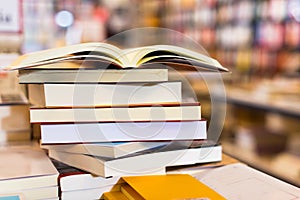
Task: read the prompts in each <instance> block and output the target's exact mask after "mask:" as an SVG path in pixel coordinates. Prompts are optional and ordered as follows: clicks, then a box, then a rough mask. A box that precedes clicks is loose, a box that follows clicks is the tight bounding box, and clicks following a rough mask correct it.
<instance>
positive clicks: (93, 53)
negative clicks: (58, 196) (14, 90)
mask: <svg viewBox="0 0 300 200" xmlns="http://www.w3.org/2000/svg"><path fill="white" fill-rule="evenodd" d="M63 61H72V62H73V61H96V62H95V63H96V66H97V68H102V69H106V68H114V69H117V68H136V67H139V68H142V67H150V66H152V67H158V66H159V65H160V64H162V65H167V66H172V67H179V69H182V70H186V69H188V70H190V69H191V68H192V69H194V70H198V69H199V70H200V71H203V70H204V71H225V72H226V71H228V69H226V68H225V67H223V66H222V65H221V64H220V63H219V62H218V61H217V60H215V59H213V58H211V57H209V56H206V55H203V54H201V53H198V52H196V51H192V50H189V49H186V48H182V47H179V46H174V45H152V46H144V47H137V48H130V49H120V48H118V47H117V46H114V45H111V44H108V43H96V42H93V43H81V44H76V45H70V46H65V47H59V48H53V49H48V50H43V51H39V52H34V53H29V54H25V55H22V56H20V57H19V58H18V59H16V60H15V61H14V62H13V63H12V65H11V66H8V67H7V68H6V69H9V70H10V69H15V70H19V69H26V68H31V67H42V66H43V65H47V64H51V63H57V62H63Z"/></svg>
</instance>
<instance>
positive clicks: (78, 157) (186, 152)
mask: <svg viewBox="0 0 300 200" xmlns="http://www.w3.org/2000/svg"><path fill="white" fill-rule="evenodd" d="M49 156H50V157H51V158H53V159H56V160H58V161H60V162H63V163H65V164H68V165H70V166H73V167H76V168H79V169H82V170H85V171H87V172H90V173H93V174H95V175H99V176H103V177H110V176H122V175H141V174H158V173H159V174H161V173H162V172H163V173H165V171H166V169H165V168H166V167H169V166H178V165H189V164H196V163H208V162H216V161H220V160H221V159H222V148H221V146H220V145H218V146H205V147H204V146H202V147H198V148H188V149H185V148H183V149H180V150H169V151H154V152H152V153H141V154H137V155H133V156H128V157H123V158H118V159H108V158H103V157H96V156H89V155H84V154H74V153H65V152H59V151H54V150H49Z"/></svg>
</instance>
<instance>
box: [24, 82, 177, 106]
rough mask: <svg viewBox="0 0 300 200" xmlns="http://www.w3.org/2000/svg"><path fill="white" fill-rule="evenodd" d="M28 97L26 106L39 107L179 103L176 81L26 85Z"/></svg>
mask: <svg viewBox="0 0 300 200" xmlns="http://www.w3.org/2000/svg"><path fill="white" fill-rule="evenodd" d="M28 94H29V101H30V103H32V104H33V105H35V106H40V107H43V106H45V107H59V106H62V107H73V106H92V107H93V106H95V107H96V106H101V105H125V104H155V103H174V102H181V101H182V97H181V82H179V81H174V82H162V83H126V84H121V83H117V84H29V85H28ZM58 97H59V98H58Z"/></svg>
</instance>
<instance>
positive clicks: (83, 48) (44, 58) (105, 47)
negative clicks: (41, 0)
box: [11, 42, 121, 69]
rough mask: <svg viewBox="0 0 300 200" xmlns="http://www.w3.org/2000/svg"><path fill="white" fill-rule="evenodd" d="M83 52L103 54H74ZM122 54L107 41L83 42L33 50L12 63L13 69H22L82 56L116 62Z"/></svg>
mask: <svg viewBox="0 0 300 200" xmlns="http://www.w3.org/2000/svg"><path fill="white" fill-rule="evenodd" d="M83 52H101V53H102V54H103V55H94V54H90V55H88V54H87V55H84V56H83V55H73V54H79V53H83ZM120 54H121V50H120V49H119V48H118V47H116V46H114V45H111V44H107V43H96V42H95V43H82V44H76V45H70V46H64V47H57V48H53V49H48V50H43V51H38V52H33V53H29V54H25V55H23V56H20V57H19V58H18V59H17V60H16V61H14V62H13V63H12V65H11V68H12V69H21V68H24V67H26V66H32V65H42V64H50V63H53V62H59V61H64V60H70V59H78V58H82V57H86V58H89V57H100V58H103V59H105V60H108V61H111V62H115V61H116V60H118V59H116V58H118V57H119V56H120Z"/></svg>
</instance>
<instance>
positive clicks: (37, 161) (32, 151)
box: [0, 145, 59, 193]
mask: <svg viewBox="0 0 300 200" xmlns="http://www.w3.org/2000/svg"><path fill="white" fill-rule="evenodd" d="M0 163H1V170H0V193H3V192H7V191H11V190H13V191H21V190H29V189H33V188H42V187H43V188H46V187H56V186H57V178H58V175H59V174H58V171H57V170H56V168H55V167H54V165H53V164H52V162H51V161H50V159H49V158H48V156H47V155H46V153H45V152H44V151H43V150H42V149H40V148H39V147H35V146H27V145H21V146H13V147H11V146H3V147H1V148H0ZM56 190H57V189H56Z"/></svg>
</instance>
